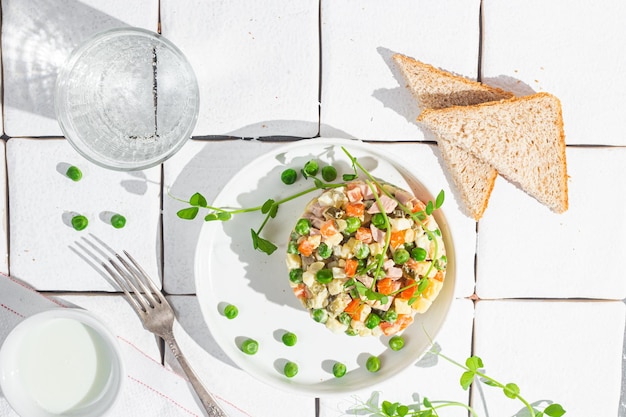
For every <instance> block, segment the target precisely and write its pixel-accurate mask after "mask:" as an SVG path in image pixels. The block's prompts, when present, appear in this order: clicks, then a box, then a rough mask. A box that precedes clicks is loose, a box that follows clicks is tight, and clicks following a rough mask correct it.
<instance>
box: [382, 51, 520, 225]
mask: <svg viewBox="0 0 626 417" xmlns="http://www.w3.org/2000/svg"><path fill="white" fill-rule="evenodd" d="M393 60H394V62H395V63H396V65H397V66H398V68H400V71H401V72H402V74H403V76H404V78H405V80H406V81H407V83H408V84H407V87H408V88H409V90H410V91H411V92H412V94H413V96H414V97H415V99H416V101H417V104H418V107H419V108H420V110H422V111H423V110H426V109H441V108H446V107H450V106H460V105H462V106H467V105H473V104H478V103H483V102H486V101H493V100H501V99H507V98H511V97H513V93H511V92H508V91H504V90H501V89H499V88H495V87H490V86H488V85H485V84H481V83H479V82H476V81H472V80H470V79H467V78H465V77H462V76H459V75H454V74H452V73H450V72H447V71H444V70H441V69H438V68H435V67H434V66H432V65H430V64H426V63H423V62H420V61H418V60H415V59H413V58H410V57H408V56H405V55H402V54H395V55H394V56H393ZM437 142H438V146H439V149H440V151H441V155H442V158H443V161H444V163H445V165H446V167H447V170H448V172H449V174H450V176H451V177H452V180H453V182H454V184H455V186H456V188H457V190H458V191H459V193H460V196H461V199H462V201H463V203H464V205H465V208H466V209H467V211H468V212H469V214H470V215H471V216H472V217H473V218H474V219H475V220H479V219H480V218H481V217H482V216H483V214H484V212H485V210H486V208H487V205H488V203H489V197H490V196H491V192H492V190H493V187H494V185H495V180H496V177H497V176H498V173H497V171H496V170H495V169H494V168H493V167H492V166H491V165H489V164H488V163H486V162H483V161H482V160H480V159H478V158H476V157H475V156H474V155H473V154H472V153H471V152H468V151H466V150H465V149H463V148H460V147H458V146H456V145H454V144H453V143H450V142H449V141H447V140H446V139H443V138H441V137H438V138H437Z"/></svg>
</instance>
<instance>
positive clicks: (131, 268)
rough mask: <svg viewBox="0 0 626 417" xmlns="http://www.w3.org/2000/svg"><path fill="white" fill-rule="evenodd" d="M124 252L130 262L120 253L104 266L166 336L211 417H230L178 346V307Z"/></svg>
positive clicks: (150, 325)
mask: <svg viewBox="0 0 626 417" xmlns="http://www.w3.org/2000/svg"><path fill="white" fill-rule="evenodd" d="M123 252H124V255H126V257H127V258H128V261H130V263H129V262H128V261H127V260H126V259H124V258H123V257H122V256H121V255H119V254H118V253H116V254H115V257H116V258H117V261H116V260H114V259H112V258H110V257H109V263H110V264H111V265H112V266H113V268H111V267H110V266H109V265H108V264H107V263H106V262H102V266H103V267H104V269H106V271H107V272H108V273H109V274H110V275H111V277H113V279H114V280H115V282H116V283H117V285H118V286H119V287H120V288H121V289H122V291H124V294H126V297H127V298H128V301H129V302H130V304H131V306H133V308H134V309H135V311H136V312H137V314H138V315H139V318H140V319H141V321H142V323H143V327H144V328H145V329H146V330H149V331H150V332H152V333H154V334H155V335H157V336H159V337H161V338H162V339H163V340H165V343H167V345H168V346H169V348H170V350H171V351H172V353H173V354H174V357H175V358H176V359H177V360H178V363H179V364H180V366H181V367H182V368H183V371H184V372H185V375H187V379H188V380H189V382H190V383H191V386H192V387H193V389H194V390H195V392H196V394H197V395H198V398H199V399H200V401H201V402H202V405H203V407H204V408H205V410H206V411H207V413H208V415H209V417H227V416H226V413H224V411H223V410H222V409H221V408H220V406H219V405H218V404H217V402H216V401H215V398H214V397H213V395H211V393H209V392H208V391H207V390H206V388H205V387H204V385H202V382H201V381H200V379H198V376H197V375H196V373H195V372H194V371H193V369H191V366H190V365H189V363H188V362H187V359H186V358H185V356H184V355H183V353H182V352H181V350H180V348H179V347H178V343H176V339H175V338H174V332H173V325H174V320H175V317H174V310H173V309H172V307H171V306H170V304H169V303H168V302H167V300H166V299H165V296H164V295H163V293H162V292H161V291H160V290H159V289H158V288H157V287H156V286H155V285H154V283H153V282H152V280H151V279H150V277H149V276H148V274H146V272H145V271H144V270H143V268H142V267H141V266H140V265H139V264H138V263H137V261H135V259H133V257H132V256H130V255H129V254H128V252H126V251H123Z"/></svg>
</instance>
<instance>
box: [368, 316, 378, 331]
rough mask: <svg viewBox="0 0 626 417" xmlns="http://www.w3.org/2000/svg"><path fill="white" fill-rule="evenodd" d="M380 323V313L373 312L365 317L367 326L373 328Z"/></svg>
mask: <svg viewBox="0 0 626 417" xmlns="http://www.w3.org/2000/svg"><path fill="white" fill-rule="evenodd" d="M379 324H380V316H379V315H378V314H374V313H371V314H370V315H369V316H367V318H366V319H365V327H367V328H368V329H373V328H375V327H376V326H378V325H379Z"/></svg>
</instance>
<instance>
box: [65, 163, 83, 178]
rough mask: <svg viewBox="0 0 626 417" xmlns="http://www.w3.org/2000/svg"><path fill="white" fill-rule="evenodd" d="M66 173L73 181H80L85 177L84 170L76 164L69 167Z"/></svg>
mask: <svg viewBox="0 0 626 417" xmlns="http://www.w3.org/2000/svg"><path fill="white" fill-rule="evenodd" d="M65 175H66V176H67V177H68V178H69V179H71V180H72V181H80V179H81V178H82V177H83V173H82V171H81V170H80V169H79V168H78V167H76V166H74V165H72V166H70V167H69V168H67V171H66V172H65Z"/></svg>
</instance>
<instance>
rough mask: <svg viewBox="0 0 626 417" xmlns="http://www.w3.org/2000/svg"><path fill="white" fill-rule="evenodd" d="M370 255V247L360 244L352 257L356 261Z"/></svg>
mask: <svg viewBox="0 0 626 417" xmlns="http://www.w3.org/2000/svg"><path fill="white" fill-rule="evenodd" d="M369 255H370V247H369V246H367V245H366V244H365V243H361V244H360V245H359V246H358V247H357V248H356V253H355V254H354V256H355V257H356V258H357V259H365V258H367V257H368V256H369Z"/></svg>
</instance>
